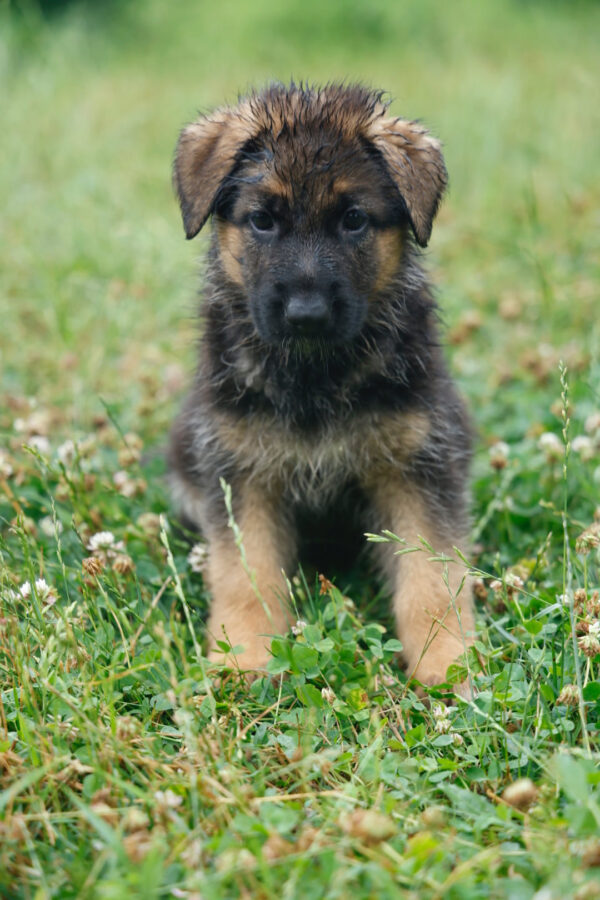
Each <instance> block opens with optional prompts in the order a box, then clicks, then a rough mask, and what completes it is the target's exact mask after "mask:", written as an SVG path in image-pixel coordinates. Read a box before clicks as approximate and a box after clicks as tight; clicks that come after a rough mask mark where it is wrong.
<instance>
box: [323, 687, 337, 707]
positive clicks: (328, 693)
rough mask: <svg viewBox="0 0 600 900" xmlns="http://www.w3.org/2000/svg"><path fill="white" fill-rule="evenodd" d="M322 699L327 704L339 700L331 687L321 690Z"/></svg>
mask: <svg viewBox="0 0 600 900" xmlns="http://www.w3.org/2000/svg"><path fill="white" fill-rule="evenodd" d="M321 697H322V698H323V700H325V702H326V703H334V702H335V700H336V699H337V697H336V693H335V691H333V690H332V689H331V688H329V687H324V688H321Z"/></svg>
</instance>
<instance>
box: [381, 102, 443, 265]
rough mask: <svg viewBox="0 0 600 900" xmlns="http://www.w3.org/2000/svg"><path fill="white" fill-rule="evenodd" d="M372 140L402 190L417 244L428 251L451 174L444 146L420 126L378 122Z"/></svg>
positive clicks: (396, 120) (401, 122)
mask: <svg viewBox="0 0 600 900" xmlns="http://www.w3.org/2000/svg"><path fill="white" fill-rule="evenodd" d="M370 139H371V141H372V142H373V143H374V145H375V146H376V147H377V149H378V150H379V152H380V153H381V155H382V156H383V159H384V161H385V163H386V166H387V169H388V171H389V173H390V175H391V177H392V181H393V182H394V184H395V185H396V187H397V188H398V190H399V192H400V195H401V196H402V199H403V200H404V204H405V206H406V210H407V212H408V215H409V217H410V223H411V225H412V230H413V232H414V235H415V238H416V239H417V242H418V243H419V244H420V245H421V247H426V246H427V242H428V241H429V238H430V236H431V227H432V225H433V220H434V218H435V214H436V212H437V209H438V206H439V203H440V200H441V198H442V194H443V193H444V189H445V188H446V185H447V184H448V174H447V172H446V166H445V165H444V157H443V156H442V152H441V149H440V142H439V141H437V140H436V139H435V138H434V137H432V136H431V135H430V134H428V133H427V131H426V130H425V129H424V128H423V127H422V126H421V125H419V124H418V122H408V121H406V120H405V119H391V118H380V119H376V120H375V123H374V125H373V130H372V132H371V134H370Z"/></svg>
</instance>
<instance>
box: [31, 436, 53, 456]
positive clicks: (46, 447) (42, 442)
mask: <svg viewBox="0 0 600 900" xmlns="http://www.w3.org/2000/svg"><path fill="white" fill-rule="evenodd" d="M27 444H28V446H29V447H33V449H34V450H37V452H38V453H40V454H41V455H42V456H48V454H49V453H50V441H49V440H48V438H47V437H44V435H43V434H32V435H31V437H29V438H27Z"/></svg>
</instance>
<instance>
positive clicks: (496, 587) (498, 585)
mask: <svg viewBox="0 0 600 900" xmlns="http://www.w3.org/2000/svg"><path fill="white" fill-rule="evenodd" d="M490 589H491V590H492V591H493V592H494V593H495V594H499V593H500V591H501V590H502V582H501V581H500V580H499V579H498V578H495V579H494V581H492V582H490Z"/></svg>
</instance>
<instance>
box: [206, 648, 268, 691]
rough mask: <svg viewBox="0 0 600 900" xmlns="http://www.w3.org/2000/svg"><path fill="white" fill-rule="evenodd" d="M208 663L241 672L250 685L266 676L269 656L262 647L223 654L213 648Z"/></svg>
mask: <svg viewBox="0 0 600 900" xmlns="http://www.w3.org/2000/svg"><path fill="white" fill-rule="evenodd" d="M208 661H209V662H210V663H214V664H216V665H221V666H224V667H226V668H229V669H233V670H235V671H237V672H241V673H242V674H243V676H244V678H245V680H246V681H247V682H248V683H249V684H250V683H251V682H253V681H254V680H255V679H256V678H260V677H261V676H262V675H266V674H267V662H268V661H269V654H268V652H267V649H266V647H263V646H254V647H252V646H250V647H244V648H243V649H242V650H240V652H239V653H224V652H223V651H221V650H217V649H215V648H214V647H213V649H212V650H211V651H210V652H209V654H208Z"/></svg>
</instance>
